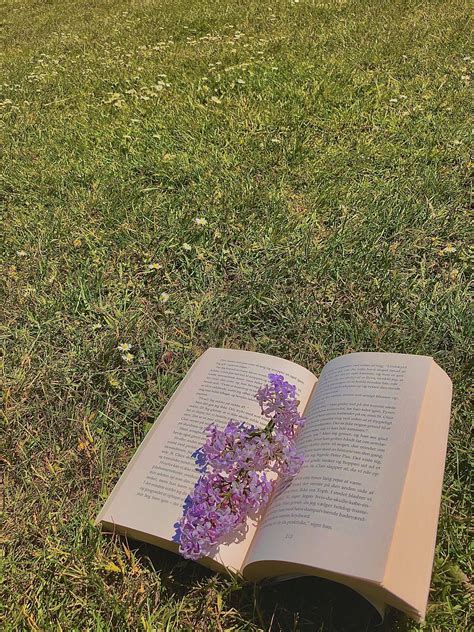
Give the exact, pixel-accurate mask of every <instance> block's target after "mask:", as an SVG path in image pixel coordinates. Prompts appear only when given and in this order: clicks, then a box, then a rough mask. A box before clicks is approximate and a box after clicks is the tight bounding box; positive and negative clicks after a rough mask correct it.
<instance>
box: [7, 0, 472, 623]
mask: <svg viewBox="0 0 474 632" xmlns="http://www.w3.org/2000/svg"><path fill="white" fill-rule="evenodd" d="M2 13H3V19H2V21H3V26H4V30H5V34H6V38H5V42H6V45H5V46H4V47H3V73H2V77H3V78H2V80H1V81H2V93H3V94H2V96H1V103H0V106H1V110H2V117H3V125H4V127H3V139H4V152H3V159H4V163H3V185H2V194H3V199H4V201H5V204H4V207H3V208H4V214H3V221H2V233H3V240H2V241H3V245H2V251H3V257H2V259H3V262H4V267H3V274H2V281H3V283H2V284H3V298H2V300H1V308H2V341H3V347H4V350H5V360H4V363H3V364H2V381H3V387H4V402H3V403H4V408H3V411H4V413H3V415H4V429H3V430H2V435H3V440H2V443H3V447H2V454H3V457H2V458H3V465H4V480H3V487H4V501H3V505H4V507H3V529H2V533H3V535H2V541H3V544H2V546H3V550H4V555H3V557H2V596H1V598H0V601H1V604H2V605H1V608H2V616H3V617H4V619H3V621H4V623H3V624H2V625H3V626H4V627H3V629H5V630H33V631H38V630H67V631H71V630H78V631H84V630H144V631H151V630H159V631H161V630H163V631H164V630H167V631H174V630H195V631H207V630H216V631H224V630H246V631H256V630H272V632H276V631H278V630H281V631H283V632H286V631H290V630H318V631H324V632H326V631H327V632H329V631H331V632H349V631H354V632H359V631H368V630H412V631H414V630H420V629H422V628H423V629H424V630H432V631H443V632H444V631H446V630H449V631H451V630H453V631H463V630H467V629H468V627H469V626H468V604H469V597H470V595H471V596H472V591H473V586H472V584H471V583H470V580H469V577H470V570H469V553H468V546H469V523H468V518H469V497H468V490H467V486H468V474H469V469H468V431H469V422H468V386H469V378H468V376H469V373H468V366H467V363H468V357H469V331H468V328H469V316H470V314H469V305H468V293H467V285H468V281H469V272H468V261H469V259H468V254H469V253H468V228H469V226H468V221H467V217H468V216H467V210H468V199H469V198H468V192H469V180H468V177H469V169H470V166H472V163H471V165H470V163H469V129H470V126H469V120H468V118H469V117H468V115H469V111H470V88H469V85H470V84H469V81H470V78H471V67H472V61H473V60H472V58H471V56H470V53H471V52H470V51H469V49H468V46H469V36H470V24H469V3H468V2H463V1H461V0H451V1H450V0H445V1H426V2H419V1H409V0H406V1H402V0H392V1H391V2H388V1H387V2H386V1H382V0H373V1H362V0H332V1H327V2H323V1H319V0H300V1H299V2H298V1H297V0H285V1H281V0H274V1H272V2H270V1H269V0H259V1H257V0H241V1H240V2H237V1H231V0H222V1H214V2H212V1H211V0H173V1H170V2H165V1H164V0H162V1H154V0H134V1H129V2H125V1H123V0H113V1H112V0H87V1H86V0H74V1H72V0H70V1H65V0H63V1H62V2H61V1H60V0H6V2H5V3H4V4H3V8H2ZM196 217H203V218H205V219H206V220H207V224H205V225H198V224H196V223H195V218H196ZM160 266H162V267H160ZM119 343H129V344H131V345H132V349H131V353H132V354H133V356H134V357H133V358H131V359H130V360H131V361H129V362H126V361H124V360H123V359H122V358H121V354H120V352H119V351H118V350H117V345H118V344H119ZM211 345H213V346H232V347H240V348H244V349H252V350H258V351H262V352H266V353H273V354H276V355H281V356H284V357H288V358H290V359H293V360H295V361H296V362H300V363H301V364H304V365H306V366H307V367H309V368H310V369H312V370H313V371H315V372H316V373H318V372H319V371H320V370H321V368H322V366H323V364H324V363H325V362H326V361H328V360H329V359H330V358H332V357H333V356H335V355H337V354H341V353H344V352H349V351H352V350H380V351H396V352H407V353H421V354H428V355H433V356H434V357H435V359H436V360H437V362H438V363H439V364H440V365H441V366H442V367H443V368H444V369H445V370H446V371H447V372H448V373H449V374H450V376H451V377H452V379H453V383H454V401H453V415H452V428H451V434H450V442H449V452H448V459H447V469H446V476H445V483H444V495H443V504H442V510H441V518H440V525H439V536H438V544H437V549H436V560H435V568H434V575H433V582H432V592H431V595H430V606H429V613H428V618H427V623H426V624H425V627H423V626H419V625H416V624H412V623H410V622H408V621H406V620H405V619H404V618H403V617H402V616H401V615H397V614H396V613H395V612H390V613H389V615H388V617H387V619H386V621H385V623H384V624H383V625H382V626H381V627H376V626H375V622H374V620H373V618H372V617H371V612H370V609H369V608H368V607H367V606H366V605H365V604H364V603H362V602H361V601H359V600H358V599H356V598H355V597H353V596H352V595H351V594H350V593H349V591H348V590H347V589H344V588H342V587H334V586H331V585H328V584H326V583H324V582H323V581H322V580H317V579H302V580H297V581H296V582H294V583H293V584H281V585H279V586H274V587H262V586H257V587H253V586H242V585H240V584H239V582H238V581H237V580H234V579H232V578H227V577H217V576H215V575H213V574H211V573H210V572H208V571H206V570H204V569H201V568H200V567H199V566H197V565H195V564H192V563H188V562H184V561H183V560H181V558H179V557H177V556H174V555H172V554H165V553H162V552H159V551H156V550H152V549H151V548H150V547H148V548H147V547H143V546H139V545H138V544H133V545H132V543H129V544H130V548H128V547H127V546H126V545H125V543H124V542H122V541H119V540H111V539H109V538H107V537H105V536H102V535H101V534H100V533H99V532H98V530H97V529H96V528H95V527H94V526H93V518H94V516H95V514H96V512H97V510H98V508H99V507H100V506H101V504H102V503H103V501H104V499H105V498H106V496H107V494H108V493H109V492H110V490H111V488H112V486H113V484H114V482H115V481H116V480H117V478H118V476H119V474H120V473H121V471H122V470H123V468H124V467H125V465H126V463H127V462H128V460H129V459H130V457H131V455H132V453H133V451H134V450H135V448H136V447H137V446H138V444H139V443H140V441H141V440H142V439H143V437H144V435H145V434H146V432H147V430H148V429H149V428H150V425H151V423H152V421H153V420H154V419H155V418H156V417H157V415H158V414H159V412H160V410H161V409H162V407H163V406H164V404H165V403H166V401H167V399H168V398H169V396H170V395H171V393H172V392H173V390H174V388H175V387H176V385H177V384H178V383H179V381H180V380H181V378H182V377H183V376H184V374H185V372H186V370H187V369H188V368H189V367H190V365H191V363H192V362H193V360H194V359H195V358H196V357H197V356H198V355H199V354H200V353H201V352H202V351H204V350H205V349H206V348H207V347H208V346H211ZM170 352H171V353H170Z"/></svg>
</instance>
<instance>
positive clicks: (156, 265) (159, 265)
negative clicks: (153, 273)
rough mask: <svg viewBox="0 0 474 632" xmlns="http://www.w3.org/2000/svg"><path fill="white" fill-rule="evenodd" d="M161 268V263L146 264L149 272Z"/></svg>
mask: <svg viewBox="0 0 474 632" xmlns="http://www.w3.org/2000/svg"><path fill="white" fill-rule="evenodd" d="M162 267H163V266H162V265H161V263H149V264H148V269H149V270H161V268H162Z"/></svg>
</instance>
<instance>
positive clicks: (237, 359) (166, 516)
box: [97, 349, 316, 571]
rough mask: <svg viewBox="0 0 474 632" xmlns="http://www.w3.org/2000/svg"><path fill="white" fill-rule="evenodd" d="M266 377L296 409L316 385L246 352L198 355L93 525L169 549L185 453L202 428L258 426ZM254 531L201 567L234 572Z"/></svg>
mask: <svg viewBox="0 0 474 632" xmlns="http://www.w3.org/2000/svg"><path fill="white" fill-rule="evenodd" d="M268 373H281V374H283V375H284V376H285V378H286V379H287V380H288V381H290V382H291V383H293V384H295V385H296V387H297V392H298V397H299V399H300V401H301V409H303V407H304V406H305V404H306V403H307V401H308V399H309V396H310V393H311V391H312V389H313V386H314V384H315V382H316V378H315V377H314V376H313V374H312V373H310V372H309V371H308V370H306V369H304V368H303V367H300V366H298V365H297V364H294V363H293V362H289V361H288V360H283V359H281V358H276V357H273V356H268V355H264V354H261V353H253V352H250V351H235V350H231V349H209V350H208V351H206V352H205V353H204V354H203V355H202V356H201V358H199V359H198V360H197V361H196V362H195V364H194V365H193V367H192V368H191V370H190V371H189V372H188V374H187V376H186V378H185V379H184V380H183V382H182V383H181V385H180V386H179V388H178V389H177V391H176V393H175V394H174V395H173V397H172V399H171V400H170V402H169V403H168V405H167V406H166V408H165V409H164V411H163V412H162V414H161V415H160V417H159V419H158V420H157V421H156V422H155V424H154V425H153V427H152V428H151V429H150V431H149V432H148V435H147V437H146V438H145V440H144V442H143V443H142V445H141V446H140V448H139V449H138V451H137V453H136V454H135V456H134V458H133V459H132V461H131V462H130V464H129V466H128V467H127V469H126V470H125V472H124V474H123V475H122V477H121V479H120V480H119V482H118V483H117V485H116V487H115V489H114V491H113V492H112V494H111V496H110V497H109V499H108V501H107V503H106V504H105V506H104V508H103V509H102V511H101V512H100V514H99V516H98V518H97V522H102V523H103V524H104V526H106V527H107V528H109V529H115V530H116V531H117V532H119V533H125V532H126V533H127V534H129V535H130V536H131V537H135V538H138V539H141V540H145V541H149V542H151V543H154V544H157V545H159V546H162V547H164V548H168V549H170V550H175V551H176V550H177V545H176V544H175V543H173V542H172V540H173V537H174V536H175V531H176V530H175V523H176V522H177V521H178V520H179V519H180V518H181V516H182V513H183V503H184V500H185V498H186V497H187V495H188V494H190V493H191V492H192V490H193V488H194V485H195V483H196V482H197V480H198V478H199V471H198V469H197V467H196V464H195V461H194V458H193V457H192V454H193V453H194V452H195V450H197V449H198V448H200V447H201V446H202V445H203V443H204V440H205V433H204V430H205V428H206V427H207V426H208V425H209V424H210V423H216V424H217V425H218V426H220V427H224V426H225V425H226V424H227V422H228V421H229V420H230V419H233V420H235V421H241V422H250V423H253V424H254V425H255V426H257V427H263V426H265V424H266V420H265V419H264V418H263V417H262V416H261V414H260V406H259V404H258V402H257V401H256V399H255V394H256V392H257V390H258V389H259V388H260V387H261V386H262V385H263V384H265V383H266V381H267V376H268ZM255 527H256V525H255V523H254V522H252V521H250V520H249V522H248V525H247V533H246V534H245V538H243V539H241V540H240V541H238V542H232V543H227V544H222V545H221V546H219V547H218V548H217V549H216V550H215V552H214V553H213V555H212V559H211V560H208V562H207V564H208V565H209V566H211V567H212V568H215V569H219V567H221V566H225V567H228V568H231V569H233V570H237V571H240V570H241V567H242V562H243V560H244V557H245V554H246V552H247V549H248V547H249V543H250V542H251V540H252V538H253V535H254V532H255Z"/></svg>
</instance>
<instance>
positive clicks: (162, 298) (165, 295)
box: [160, 292, 170, 303]
mask: <svg viewBox="0 0 474 632" xmlns="http://www.w3.org/2000/svg"><path fill="white" fill-rule="evenodd" d="M169 300H170V295H169V294H168V293H167V292H162V293H161V294H160V301H161V302H162V303H167V302H168V301H169Z"/></svg>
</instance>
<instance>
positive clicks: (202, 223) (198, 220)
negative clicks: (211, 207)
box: [194, 217, 207, 226]
mask: <svg viewBox="0 0 474 632" xmlns="http://www.w3.org/2000/svg"><path fill="white" fill-rule="evenodd" d="M194 223H195V224H197V225H198V226H205V225H206V224H207V219H206V218H205V217H195V218H194Z"/></svg>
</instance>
